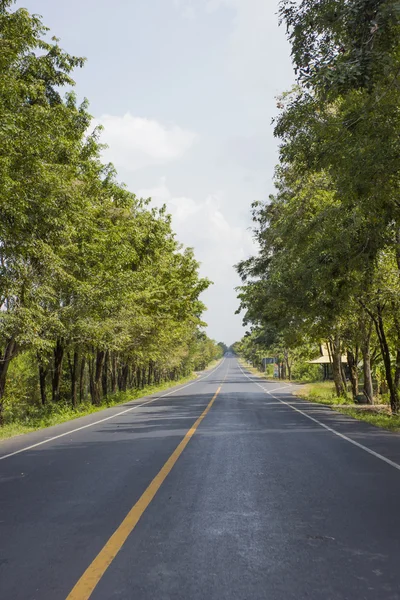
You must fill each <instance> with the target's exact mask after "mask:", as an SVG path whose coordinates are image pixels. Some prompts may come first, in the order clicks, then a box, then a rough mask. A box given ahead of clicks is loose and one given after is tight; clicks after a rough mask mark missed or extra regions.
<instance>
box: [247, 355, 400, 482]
mask: <svg viewBox="0 0 400 600" xmlns="http://www.w3.org/2000/svg"><path fill="white" fill-rule="evenodd" d="M239 368H240V370H241V371H242V373H243V375H245V376H246V377H247V378H248V379H250V381H251V382H252V383H255V384H256V385H258V386H259V387H260V388H261V389H263V390H264V392H265V393H266V394H269V395H270V396H271V398H274V399H275V400H278V402H280V403H281V404H285V405H286V406H288V407H289V408H291V409H293V410H295V411H296V412H298V413H300V414H301V415H303V416H304V417H307V419H310V421H314V423H317V424H318V425H320V426H321V427H323V428H324V429H326V430H327V431H330V432H331V433H333V434H334V435H337V436H338V437H340V438H342V440H346V442H349V443H350V444H353V446H357V448H361V450H364V452H368V454H372V456H375V458H379V460H382V461H383V462H385V463H386V464H388V465H390V466H391V467H394V468H395V469H397V470H398V471H400V465H399V464H398V463H395V462H394V461H393V460H390V458H386V456H383V455H382V454H379V453H378V452H375V451H374V450H371V449H370V448H368V447H367V446H364V445H363V444H360V443H359V442H356V441H355V440H352V439H351V438H349V437H347V435H344V434H343V433H339V431H336V429H332V427H329V426H328V425H325V423H321V421H318V419H315V418H314V417H311V415H308V414H307V413H305V412H303V411H302V410H300V409H299V408H296V407H295V406H293V405H292V404H289V402H285V401H284V400H281V399H280V398H278V397H277V396H274V395H273V394H272V392H276V391H277V390H276V389H275V390H271V391H268V390H266V389H265V388H264V387H263V386H262V385H260V384H259V383H257V382H256V381H253V380H252V379H251V377H250V376H249V375H247V373H245V372H244V371H243V369H242V367H239ZM288 385H289V386H290V384H288ZM278 389H283V388H278Z"/></svg>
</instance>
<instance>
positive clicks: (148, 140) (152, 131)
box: [94, 112, 197, 171]
mask: <svg viewBox="0 0 400 600" xmlns="http://www.w3.org/2000/svg"><path fill="white" fill-rule="evenodd" d="M94 125H102V126H103V127H104V131H103V133H102V136H101V141H102V142H103V143H105V144H107V145H108V148H107V149H106V150H105V151H104V158H105V160H108V161H111V162H113V163H115V165H116V166H117V167H119V168H122V169H125V170H127V171H136V170H138V169H143V168H144V167H148V166H152V165H163V164H166V163H169V162H171V161H173V160H176V159H179V158H181V157H182V156H183V155H184V154H185V153H186V152H187V151H188V150H189V149H190V148H191V146H192V145H193V144H194V143H195V141H196V139H197V135H196V134H195V133H194V132H192V131H188V130H186V129H182V128H181V127H178V126H177V125H170V126H166V125H163V124H161V123H159V122H158V121H156V120H154V119H147V118H142V117H135V116H133V115H131V114H130V113H129V112H128V113H126V114H125V115H124V116H122V117H121V116H116V115H103V116H101V117H100V118H98V119H96V120H95V121H94Z"/></svg>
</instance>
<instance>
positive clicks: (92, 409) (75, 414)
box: [0, 373, 197, 440]
mask: <svg viewBox="0 0 400 600" xmlns="http://www.w3.org/2000/svg"><path fill="white" fill-rule="evenodd" d="M196 378H197V375H196V373H192V374H191V375H189V376H188V377H183V378H181V379H179V380H177V381H168V382H165V383H162V384H160V385H150V386H146V387H144V388H143V389H140V390H130V391H127V392H117V393H115V394H113V395H110V396H108V397H107V398H105V399H104V401H103V402H102V403H101V404H100V405H99V406H94V405H93V404H91V403H90V402H83V403H82V404H79V405H78V406H77V407H76V408H74V407H72V406H71V405H69V404H58V405H54V404H51V403H49V404H48V405H47V406H46V407H44V408H42V407H41V406H30V407H29V408H28V409H27V411H26V414H25V415H23V416H20V417H19V418H18V419H13V418H12V415H7V412H6V415H5V417H6V423H5V424H4V425H3V427H0V440H5V439H9V438H11V437H14V436H17V435H23V434H24V433H30V432H32V431H37V430H39V429H44V428H46V427H51V426H52V425H59V424H61V423H65V422H66V421H72V420H74V419H78V418H79V417H85V416H86V415H90V414H92V413H96V412H99V411H102V410H104V409H106V408H111V407H113V406H118V405H121V404H125V403H126V402H132V401H135V400H141V399H142V398H144V397H146V396H151V395H152V394H156V393H157V392H163V391H165V390H168V389H169V388H172V387H175V386H177V385H182V384H184V383H189V382H190V381H193V380H195V379H196ZM7 419H8V420H9V422H7Z"/></svg>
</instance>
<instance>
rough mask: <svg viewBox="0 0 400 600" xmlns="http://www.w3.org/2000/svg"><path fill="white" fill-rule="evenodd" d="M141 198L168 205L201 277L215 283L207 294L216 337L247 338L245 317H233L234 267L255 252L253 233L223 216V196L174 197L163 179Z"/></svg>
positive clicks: (209, 318)
mask: <svg viewBox="0 0 400 600" xmlns="http://www.w3.org/2000/svg"><path fill="white" fill-rule="evenodd" d="M138 195H139V196H141V197H144V198H149V197H151V198H152V199H153V203H154V204H155V205H157V206H161V205H163V204H166V205H167V210H168V212H169V213H170V214H171V215H172V227H173V229H174V231H175V232H176V234H177V237H178V240H179V241H180V242H182V243H183V244H184V245H186V246H191V247H193V248H194V251H195V256H196V258H197V260H199V262H200V263H201V268H200V271H201V274H202V275H203V276H206V277H208V278H210V279H211V280H212V281H213V282H214V285H213V286H211V287H210V288H209V289H208V290H207V292H205V294H204V302H205V303H206V305H207V307H208V309H209V312H208V313H206V314H205V320H206V321H207V322H208V325H209V329H210V330H211V332H212V335H214V336H215V337H218V339H220V340H222V341H225V342H226V343H233V342H234V341H235V340H236V339H239V338H240V337H241V336H242V335H243V329H242V325H241V317H239V316H236V317H232V315H233V313H234V312H235V310H236V309H237V307H238V301H237V299H236V294H235V292H234V288H235V287H236V286H238V285H240V280H239V277H238V275H237V273H236V271H235V269H234V268H233V265H234V264H236V263H237V262H239V261H240V260H242V259H244V258H247V257H248V256H250V255H252V254H253V253H254V252H255V245H254V242H253V239H252V235H251V232H250V231H249V230H247V229H244V228H242V227H238V226H234V225H232V224H231V223H230V221H229V217H228V215H226V214H224V213H223V212H222V209H221V206H222V204H223V193H222V192H218V193H215V194H210V195H209V196H207V197H206V198H204V200H202V201H200V202H196V201H195V200H193V199H192V198H189V197H182V196H181V197H177V196H174V195H173V193H172V192H171V191H170V189H169V188H168V186H167V184H166V181H165V179H163V180H161V182H160V185H158V186H157V187H154V188H148V189H142V190H139V192H138Z"/></svg>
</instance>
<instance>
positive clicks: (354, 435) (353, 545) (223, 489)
mask: <svg viewBox="0 0 400 600" xmlns="http://www.w3.org/2000/svg"><path fill="white" fill-rule="evenodd" d="M294 389H295V388H293V387H289V386H286V385H282V384H280V383H279V382H266V381H264V380H261V379H258V378H255V377H254V376H252V375H249V373H247V372H243V370H242V369H241V368H240V366H239V364H238V362H237V360H236V359H235V358H227V359H225V360H224V361H223V363H222V364H221V365H220V366H219V367H218V368H217V369H215V370H214V371H212V372H211V373H209V374H207V373H205V374H204V375H203V377H201V378H200V379H199V380H197V381H195V382H194V383H192V384H189V385H186V386H180V387H177V388H174V389H173V390H172V392H168V395H164V397H160V396H153V397H151V398H148V399H145V400H143V401H141V402H139V403H137V402H136V403H134V404H131V405H126V406H123V407H116V408H115V407H114V408H112V409H108V410H106V411H104V412H101V413H97V414H95V415H90V416H89V417H84V418H81V419H78V420H76V421H73V422H70V423H66V424H63V425H59V426H57V427H53V428H50V429H47V430H44V431H41V432H35V433H33V434H29V435H26V436H21V437H18V438H15V439H13V440H10V441H7V442H3V443H1V444H0V598H1V600H59V599H60V600H61V599H64V600H65V599H66V598H68V600H84V599H85V598H89V597H90V598H92V599H93V600H111V599H114V598H118V599H135V600H154V599H158V598H160V599H174V600H180V599H185V600H188V599H189V600H190V599H195V600H217V599H218V600H221V599H226V600H236V599H238V600H252V599H257V600H258V599H260V600H261V599H268V600H291V599H293V600H303V599H304V600H305V599H307V600H310V599H311V600H333V599H341V600H342V599H349V600H363V599H374V600H399V599H400V510H399V506H400V467H399V465H400V437H399V436H397V435H394V434H389V433H386V432H383V431H380V430H378V429H375V428H374V427H372V426H369V425H367V424H364V423H359V422H356V421H354V420H352V419H350V418H347V417H345V416H343V415H338V414H336V413H334V412H332V411H330V410H328V409H326V408H324V407H321V406H317V405H311V404H309V403H307V402H304V401H302V400H298V399H296V398H295V397H294V396H293V395H292V391H293V390H294ZM144 403H145V404H144ZM43 442H44V443H43Z"/></svg>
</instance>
